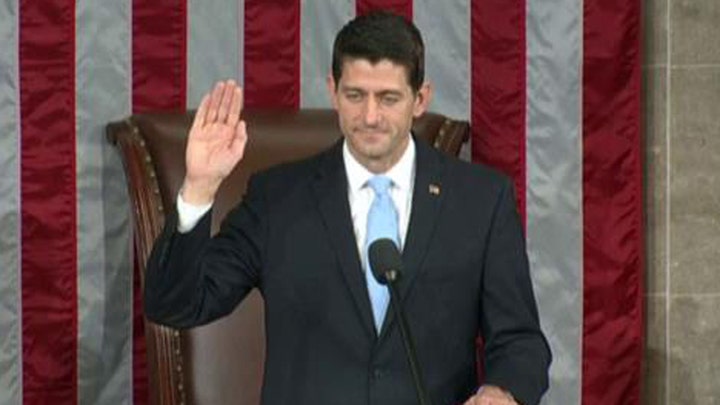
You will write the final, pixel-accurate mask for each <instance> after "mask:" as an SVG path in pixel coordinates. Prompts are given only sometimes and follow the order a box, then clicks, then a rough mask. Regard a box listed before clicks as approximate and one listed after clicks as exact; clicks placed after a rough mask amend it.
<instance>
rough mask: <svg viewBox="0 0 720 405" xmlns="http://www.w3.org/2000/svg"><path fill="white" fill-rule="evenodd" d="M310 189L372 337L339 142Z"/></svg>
mask: <svg viewBox="0 0 720 405" xmlns="http://www.w3.org/2000/svg"><path fill="white" fill-rule="evenodd" d="M319 166H320V167H319V169H318V171H317V175H316V178H315V181H314V182H313V192H314V195H315V199H316V201H317V204H318V209H319V211H320V215H321V217H322V218H323V222H324V224H325V227H326V228H327V237H328V238H329V239H330V241H331V243H332V244H333V247H334V248H335V249H334V250H335V252H336V254H337V259H338V263H339V264H340V269H341V271H342V274H343V278H344V279H345V282H346V284H347V288H348V289H349V290H350V294H351V295H352V298H353V300H354V301H355V304H356V308H357V310H358V314H359V316H360V318H361V320H362V323H363V325H364V326H365V329H366V331H367V332H368V334H370V335H371V336H375V326H374V322H373V316H372V308H371V304H370V298H369V297H368V293H367V287H366V285H365V275H364V274H363V270H362V265H361V262H360V257H359V256H358V251H357V244H356V241H355V232H354V230H353V224H352V216H351V214H350V205H349V202H348V189H347V187H348V186H347V176H346V174H345V164H344V163H343V159H342V141H341V142H338V144H336V145H335V146H334V147H333V148H332V149H331V150H329V151H328V152H327V153H325V155H324V159H321V161H320V165H319Z"/></svg>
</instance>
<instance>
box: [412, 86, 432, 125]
mask: <svg viewBox="0 0 720 405" xmlns="http://www.w3.org/2000/svg"><path fill="white" fill-rule="evenodd" d="M432 95H433V88H432V84H430V82H427V81H426V82H424V83H423V84H422V86H420V89H419V90H418V92H417V94H416V95H415V102H414V105H413V117H415V118H417V117H419V116H421V115H423V114H424V113H425V111H427V110H428V107H429V106H430V101H431V100H432Z"/></svg>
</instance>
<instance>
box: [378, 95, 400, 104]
mask: <svg viewBox="0 0 720 405" xmlns="http://www.w3.org/2000/svg"><path fill="white" fill-rule="evenodd" d="M381 100H382V103H383V104H384V105H386V106H393V105H395V104H397V103H398V101H400V98H399V97H397V96H383V98H382V99H381Z"/></svg>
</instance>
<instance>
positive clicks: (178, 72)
mask: <svg viewBox="0 0 720 405" xmlns="http://www.w3.org/2000/svg"><path fill="white" fill-rule="evenodd" d="M132 18H133V21H132V35H133V38H132V61H133V63H132V69H133V73H132V79H133V83H132V95H133V97H132V103H133V112H136V113H137V112H145V111H149V110H176V111H178V110H184V109H185V99H186V94H187V63H186V54H187V1H183V0H133V2H132Z"/></svg>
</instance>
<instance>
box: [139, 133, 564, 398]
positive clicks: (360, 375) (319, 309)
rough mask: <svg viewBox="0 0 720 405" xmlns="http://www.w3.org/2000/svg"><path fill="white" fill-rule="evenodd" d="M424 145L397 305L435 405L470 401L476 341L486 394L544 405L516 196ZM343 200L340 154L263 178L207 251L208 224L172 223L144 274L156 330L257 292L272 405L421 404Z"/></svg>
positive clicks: (544, 354) (201, 319)
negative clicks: (180, 229) (496, 391)
mask: <svg viewBox="0 0 720 405" xmlns="http://www.w3.org/2000/svg"><path fill="white" fill-rule="evenodd" d="M416 144H417V166H416V179H415V188H414V195H413V202H412V211H411V217H410V223H409V227H408V234H407V237H406V243H405V248H404V251H403V253H402V255H403V261H404V264H405V271H404V275H403V279H402V280H401V281H400V291H401V296H402V298H403V305H404V307H405V311H406V312H407V318H408V323H409V325H410V328H411V330H412V333H413V335H414V339H415V344H416V348H417V352H418V357H419V363H420V366H421V367H422V369H423V374H424V377H425V381H426V383H427V386H428V391H429V393H430V395H431V397H432V400H433V403H434V404H436V405H444V404H458V403H462V402H463V401H465V400H466V399H467V398H468V397H470V396H471V395H472V394H473V393H474V392H475V390H476V389H477V387H478V380H477V359H476V339H477V336H478V335H479V334H481V335H482V337H483V339H484V342H485V364H484V367H485V374H486V375H485V383H487V384H495V385H499V386H501V387H504V388H505V389H508V390H509V391H510V392H512V394H513V395H514V396H515V397H516V399H517V400H519V401H520V402H522V403H524V404H534V403H537V402H538V401H539V399H540V396H541V395H542V393H543V392H544V391H545V390H546V388H547V368H548V366H549V363H550V351H549V349H548V345H547V343H546V340H545V338H544V336H543V334H542V332H541V331H540V327H539V322H538V315H537V309H536V304H535V298H534V295H533V290H532V286H531V282H530V277H529V274H528V264H527V256H526V253H525V244H524V240H523V236H522V229H521V225H520V221H519V218H518V215H517V213H516V209H515V199H514V195H513V191H512V186H511V183H510V181H509V180H508V179H506V178H505V177H503V176H501V175H499V174H497V173H495V172H493V171H491V170H490V169H488V168H485V167H483V166H480V165H471V164H468V163H464V162H461V161H459V160H457V159H453V158H449V157H446V156H445V155H442V154H441V153H439V152H437V151H435V150H433V149H432V148H430V147H429V146H428V145H426V144H424V143H423V142H422V141H419V140H416ZM430 185H436V186H438V187H439V189H440V192H439V193H431V192H429V186H430ZM347 196H348V191H347V180H346V175H345V169H344V164H343V159H342V148H341V144H340V143H339V144H337V145H336V146H335V147H333V148H331V149H330V150H328V151H326V152H325V153H323V154H320V155H318V156H316V157H314V158H311V159H308V160H305V161H301V162H298V163H292V164H288V165H282V166H279V167H276V168H273V169H270V170H268V171H266V172H264V173H261V174H258V175H256V176H254V177H253V179H251V181H250V185H249V187H248V192H247V195H246V196H245V198H244V201H243V202H242V204H240V206H238V207H237V208H235V209H234V210H233V211H231V212H230V213H229V214H228V216H227V218H226V220H225V221H224V223H223V225H222V227H221V229H220V231H219V233H218V235H216V236H215V237H214V238H212V239H211V238H210V237H209V235H210V214H208V215H206V216H205V217H203V219H201V221H200V223H199V224H198V225H197V226H196V227H195V228H194V229H193V230H192V231H191V232H189V233H186V234H179V233H177V232H176V231H175V229H176V227H177V222H176V221H177V217H176V216H175V215H172V216H170V217H169V220H168V221H167V223H166V227H165V230H164V231H163V234H162V235H161V236H160V238H159V239H158V241H157V242H156V244H155V247H154V250H153V253H152V255H151V258H150V261H149V263H148V273H147V276H146V290H145V310H146V314H147V316H148V318H149V319H151V320H153V321H155V322H158V323H163V324H167V325H170V326H173V327H176V328H188V327H192V326H197V325H200V324H203V323H207V322H210V321H212V320H214V319H217V318H218V317H221V316H223V315H226V314H228V313H230V312H231V311H232V310H233V309H234V308H235V307H236V306H237V305H238V303H239V302H240V301H241V300H242V299H243V298H244V297H245V296H246V294H247V293H248V292H249V291H250V290H251V289H252V288H254V287H257V288H259V290H260V291H261V293H262V295H263V297H264V299H265V306H266V328H267V358H266V367H265V376H264V386H263V393H262V397H263V404H266V405H281V404H313V405H323V404H328V405H330V404H332V405H335V404H338V403H343V404H350V405H353V404H357V405H360V404H362V405H367V404H383V405H385V404H387V405H403V404H407V405H410V404H415V403H417V400H416V395H415V391H414V386H413V383H412V380H411V374H410V371H409V367H408V362H407V360H406V358H405V352H404V350H403V347H402V343H401V340H400V336H399V331H398V328H397V325H396V320H395V317H394V315H393V313H392V312H391V311H388V314H387V316H386V319H385V323H384V325H383V327H382V330H381V333H380V334H379V336H378V335H377V333H376V332H375V330H374V326H373V321H372V315H371V313H372V310H371V304H370V301H369V298H368V294H367V289H366V287H365V280H364V275H363V270H362V268H361V264H360V258H359V255H358V252H357V247H356V243H355V236H354V233H353V227H352V221H351V217H350V208H349V204H348V198H347Z"/></svg>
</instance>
